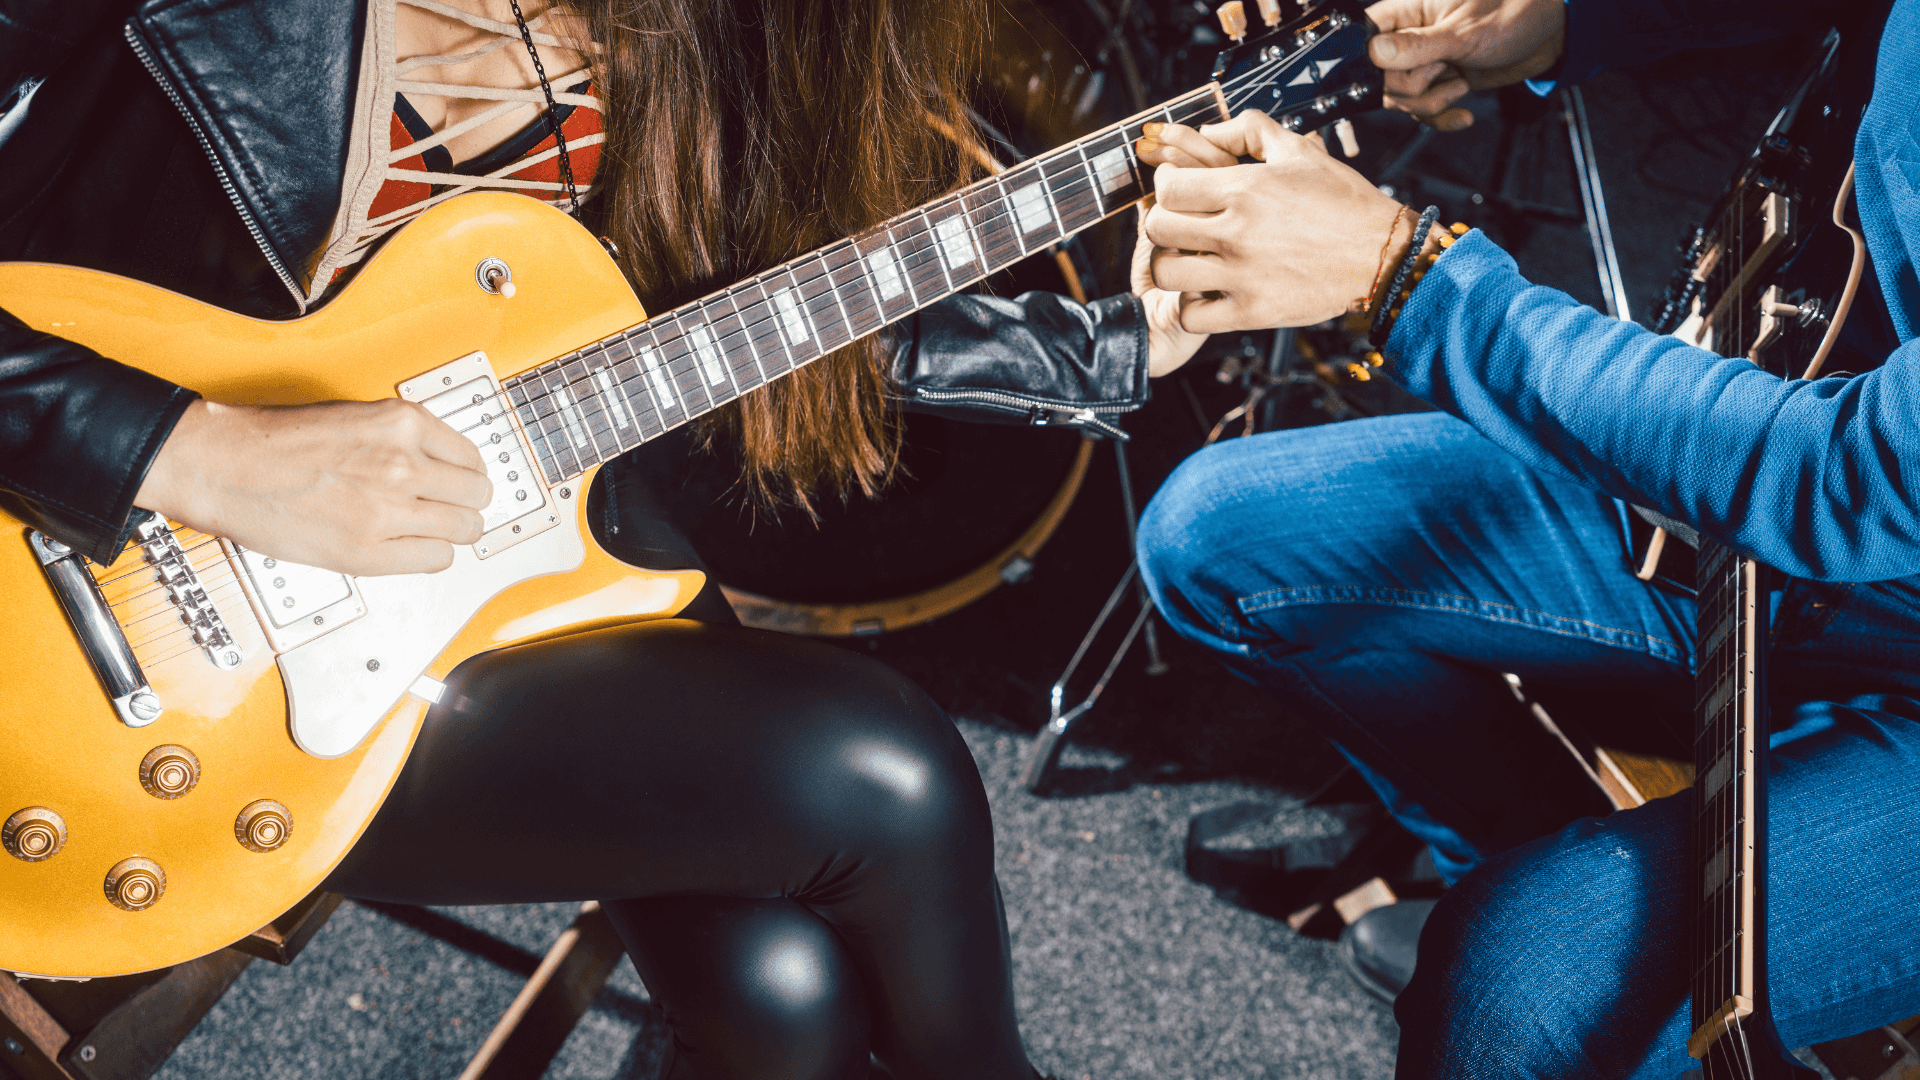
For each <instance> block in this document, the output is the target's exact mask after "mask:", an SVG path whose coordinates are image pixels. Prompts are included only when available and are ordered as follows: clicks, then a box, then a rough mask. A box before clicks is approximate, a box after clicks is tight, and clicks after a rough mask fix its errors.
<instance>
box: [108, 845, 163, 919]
mask: <svg viewBox="0 0 1920 1080" xmlns="http://www.w3.org/2000/svg"><path fill="white" fill-rule="evenodd" d="M106 890H107V902H108V903H110V904H112V905H113V906H114V907H117V908H119V909H120V910H121V911H145V910H146V909H148V908H150V907H152V906H153V905H155V904H157V903H159V902H160V896H161V894H163V893H165V892H166V891H167V873H166V871H164V870H162V869H160V864H159V863H157V862H154V861H153V860H152V859H143V858H140V857H139V856H135V857H133V858H131V859H121V860H120V861H119V862H117V863H114V864H113V869H111V870H108V871H107V881H106Z"/></svg>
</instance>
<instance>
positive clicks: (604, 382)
mask: <svg viewBox="0 0 1920 1080" xmlns="http://www.w3.org/2000/svg"><path fill="white" fill-rule="evenodd" d="M593 378H594V381H595V382H598V383H599V384H600V393H601V394H602V396H604V397H605V398H606V400H607V406H608V411H610V412H612V413H613V422H614V423H615V424H618V425H619V426H620V427H621V428H622V429H623V430H624V429H626V428H630V427H632V426H633V414H632V413H630V412H628V411H627V403H626V402H624V401H622V400H620V393H619V391H617V390H615V389H614V385H613V377H612V376H611V375H609V374H608V373H607V365H605V364H601V365H600V366H599V367H597V368H594V369H593Z"/></svg>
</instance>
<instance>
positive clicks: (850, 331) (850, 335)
mask: <svg viewBox="0 0 1920 1080" xmlns="http://www.w3.org/2000/svg"><path fill="white" fill-rule="evenodd" d="M841 243H845V241H841ZM834 247H835V245H833V244H828V245H827V246H826V247H825V248H822V249H821V251H820V266H821V271H822V274H821V276H823V277H825V278H826V279H827V291H828V292H829V293H832V294H833V305H834V306H835V307H837V308H839V309H840V321H841V322H843V323H846V324H847V341H848V343H849V344H851V343H852V342H854V341H857V340H859V338H860V333H859V331H857V330H855V329H854V328H853V320H852V319H849V318H847V305H846V304H844V303H842V302H841V300H840V288H839V286H837V285H835V284H834V283H833V267H831V266H829V265H827V252H829V251H831V250H833V248H834ZM854 254H855V255H856V256H858V255H859V252H857V251H856V252H855V253H854ZM822 344H825V342H822Z"/></svg>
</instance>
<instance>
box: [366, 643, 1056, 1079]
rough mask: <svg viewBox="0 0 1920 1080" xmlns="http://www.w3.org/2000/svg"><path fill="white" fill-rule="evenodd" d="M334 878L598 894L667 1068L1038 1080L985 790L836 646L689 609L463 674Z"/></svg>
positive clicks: (926, 724) (385, 887)
mask: <svg viewBox="0 0 1920 1080" xmlns="http://www.w3.org/2000/svg"><path fill="white" fill-rule="evenodd" d="M448 691H449V692H448V694H447V696H446V697H445V698H444V699H443V701H442V704H440V705H439V706H436V707H435V708H434V709H433V711H432V712H431V714H430V715H429V716H428V718H427V721H426V725H425V727H424V729H423V730H422V731H421V733H420V739H419V742H418V744H417V745H416V746H415V747H414V750H413V756H412V757H411V758H410V759H409V760H408V762H407V765H406V768H405V769H404V770H403V771H402V773H401V774H400V778H399V780H398V782H397V783H396V785H395V787H394V790H393V794H392V795H391V796H390V797H389V798H388V799H387V802H386V805H385V806H384V807H383V808H382V809H381V811H380V813H379V815H378V816H377V817H376V818H375V819H374V821H373V824H372V825H371V826H370V827H369V828H368V830H367V833H366V835H365V836H364V837H363V838H362V839H361V841H360V843H359V845H358V846H357V847H355V848H354V850H353V852H352V853H351V854H349V855H348V857H347V859H346V861H345V862H344V863H343V864H342V865H341V866H340V868H339V870H338V871H336V872H335V874H334V875H333V878H332V879H331V881H330V882H329V887H330V888H333V889H335V890H336V891H339V892H343V893H345V894H347V895H349V896H358V897H365V898H368V899H378V900H388V901H398V902H403V903H415V904H487V903H534V902H545V901H562V900H587V899H599V900H602V901H603V902H604V904H605V908H606V910H607V912H608V913H609V915H611V916H612V919H613V922H614V924H615V926H617V927H618V928H619V931H620V935H621V937H622V939H623V940H624V942H625V943H626V946H627V950H628V952H629V953H630V954H631V955H632V957H633V961H634V964H635V966H636V967H638V969H639V972H640V976H641V978H643V979H644V980H645V981H646V984H647V988H648V990H649V991H650V992H651V993H652V995H653V997H654V1000H655V1001H656V1002H657V1003H658V1004H659V1005H660V1006H661V1008H662V1009H663V1010H664V1011H665V1013H666V1017H667V1021H668V1023H669V1024H670V1025H671V1026H672V1030H673V1045H674V1060H673V1064H672V1067H671V1069H670V1070H669V1072H668V1073H667V1075H668V1076H670V1077H672V1078H674V1080H683V1078H696V1077H697V1078H702V1080H706V1078H718V1077H754V1078H757V1080H776V1078H785V1077H792V1078H802V1077H807V1078H815V1077H817V1078H827V1077H831V1078H835V1080H842V1078H865V1077H866V1076H867V1075H868V1053H869V1051H871V1052H872V1053H873V1054H874V1055H875V1056H876V1057H878V1058H879V1059H880V1061H881V1062H882V1063H884V1064H885V1065H886V1066H887V1067H888V1068H889V1069H890V1070H891V1071H892V1072H893V1073H894V1074H895V1075H896V1076H898V1077H899V1078H900V1080H919V1078H941V1077H956V1078H957V1077H966V1078H969V1080H1016V1078H1018V1080H1031V1078H1032V1076H1033V1072H1032V1070H1031V1069H1030V1068H1029V1066H1028V1064H1027V1061H1026V1057H1025V1054H1024V1052H1023V1050H1022V1048H1021V1044H1020V1036H1019V1032H1018V1030H1017V1028H1016V1026H1015V1021H1014V1012H1013V991H1012V985H1011V980H1010V963H1009V959H1008V949H1007V936H1006V920H1005V917H1004V915H1003V913H1002V911H1001V908H1000V899H999V892H998V888H997V886H996V884H995V881H994V875H993V836H992V827H991V823H990V821H989V819H988V813H987V801H986V793H985V792H984V790H983V789H982V788H981V785H980V778H979V774H978V772H977V771H976V770H975V767H974V763H973V759H972V757H971V755H970V754H969V753H968V751H967V747H966V745H965V744H964V743H963V742H962V741H961V739H960V736H959V734H958V733H957V732H956V731H955V730H954V727H953V725H952V724H951V723H950V722H949V721H948V720H947V718H946V716H945V715H943V714H942V713H941V711H940V709H939V708H938V707H937V706H936V705H934V704H933V702H932V701H930V700H929V699H928V698H927V696H926V695H925V694H924V693H923V692H922V691H921V690H920V689H919V688H918V687H916V686H914V685H913V684H912V683H911V682H909V681H908V680H907V679H906V678H904V677H903V676H901V675H899V674H897V673H895V672H893V671H892V670H891V669H889V668H887V667H885V666H883V665H881V664H879V663H877V662H875V661H873V660H869V659H867V658H865V657H862V656H859V655H857V654H855V653H851V652H848V651H846V650H843V649H839V648H835V647H832V646H828V645H824V644H820V643H817V642H812V641H807V640H804V639H799V638H792V637H786V636H782V635H778V634H773V633H768V632H765V631H759V630H750V629H745V628H742V627H739V626H727V625H705V624H702V623H697V622H691V621H686V620H673V621H669V622H661V623H652V624H643V625H639V626H632V627H622V628H615V629H609V630H600V631H595V632H591V633H586V634H580V635H577V636H574V637H569V638H565V639H561V640H557V641H551V642H546V643H541V644H535V645H527V646H522V647H518V648H513V649H506V650H502V651H500V652H496V653H489V654H485V655H482V656H478V657H475V658H473V659H472V660H469V661H468V662H466V663H465V664H462V665H461V666H460V667H459V668H458V669H457V670H456V671H455V672H454V674H453V676H452V677H451V679H450V680H449V682H448Z"/></svg>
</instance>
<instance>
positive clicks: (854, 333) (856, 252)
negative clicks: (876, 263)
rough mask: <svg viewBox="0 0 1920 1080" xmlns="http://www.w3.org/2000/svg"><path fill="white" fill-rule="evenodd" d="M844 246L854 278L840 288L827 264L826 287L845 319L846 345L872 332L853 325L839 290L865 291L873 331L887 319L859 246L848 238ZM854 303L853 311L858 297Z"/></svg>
mask: <svg viewBox="0 0 1920 1080" xmlns="http://www.w3.org/2000/svg"><path fill="white" fill-rule="evenodd" d="M845 244H846V247H847V251H848V252H850V253H851V254H852V256H853V271H854V278H853V280H852V281H849V282H847V284H846V285H845V286H842V285H841V284H840V283H839V282H837V281H835V280H834V279H833V274H834V269H833V266H832V265H831V264H828V266H827V285H828V287H830V288H832V289H833V298H834V299H835V300H838V301H840V315H841V317H842V318H845V319H846V320H847V333H848V334H849V335H850V337H851V340H850V341H849V342H848V344H852V342H854V341H859V340H860V339H861V338H864V337H866V336H867V335H868V334H871V333H873V332H874V330H867V331H861V330H859V329H858V328H856V327H855V326H854V325H853V319H852V318H851V312H850V311H849V310H848V309H847V304H846V298H845V297H844V296H842V295H841V293H840V290H841V289H842V288H851V287H853V286H854V285H858V286H860V287H861V288H862V289H864V290H865V291H866V296H867V299H868V301H869V302H870V303H871V305H872V307H873V310H874V315H875V320H876V322H875V326H874V329H875V330H877V329H879V328H880V327H882V326H885V325H886V324H887V317H886V308H885V307H884V306H883V305H882V304H881V303H880V290H879V289H877V288H875V287H874V284H873V278H872V276H871V275H870V274H869V273H868V272H867V260H866V259H864V258H862V257H861V256H860V245H859V244H858V243H856V242H855V241H854V240H853V239H852V238H848V239H847V240H846V241H845ZM840 269H842V270H845V269H846V267H845V266H842V267H841V268H840ZM854 303H855V309H856V310H857V309H858V304H859V297H858V296H855V297H854Z"/></svg>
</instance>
